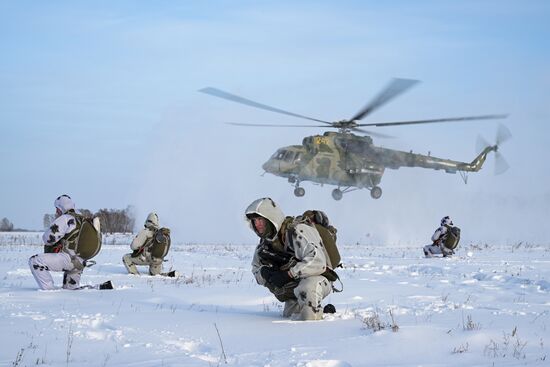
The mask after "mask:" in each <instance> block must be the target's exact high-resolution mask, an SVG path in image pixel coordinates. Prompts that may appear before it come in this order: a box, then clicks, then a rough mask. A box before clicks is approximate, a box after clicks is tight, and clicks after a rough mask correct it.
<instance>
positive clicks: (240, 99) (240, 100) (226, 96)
mask: <svg viewBox="0 0 550 367" xmlns="http://www.w3.org/2000/svg"><path fill="white" fill-rule="evenodd" d="M199 92H202V93H205V94H209V95H211V96H214V97H219V98H223V99H227V100H229V101H232V102H237V103H241V104H244V105H247V106H250V107H255V108H259V109H262V110H266V111H270V112H276V113H281V114H283V115H288V116H293V117H298V118H302V119H306V120H311V121H317V122H322V123H324V124H329V125H331V123H330V122H328V121H323V120H319V119H315V118H313V117H307V116H303V115H299V114H297V113H293V112H289V111H285V110H281V109H280V108H275V107H271V106H268V105H265V104H262V103H258V102H254V101H252V100H250V99H246V98H243V97H239V96H237V95H235V94H231V93H228V92H224V91H223V90H221V89H217V88H212V87H206V88H203V89H199ZM323 127H325V126H323Z"/></svg>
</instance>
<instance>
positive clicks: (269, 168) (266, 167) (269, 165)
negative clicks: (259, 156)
mask: <svg viewBox="0 0 550 367" xmlns="http://www.w3.org/2000/svg"><path fill="white" fill-rule="evenodd" d="M262 169H263V170H264V171H266V172H269V173H271V172H273V171H274V169H275V162H273V159H269V160H268V161H267V162H265V163H264V164H263V165H262Z"/></svg>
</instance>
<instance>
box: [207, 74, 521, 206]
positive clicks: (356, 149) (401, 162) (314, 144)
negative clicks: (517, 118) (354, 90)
mask: <svg viewBox="0 0 550 367" xmlns="http://www.w3.org/2000/svg"><path fill="white" fill-rule="evenodd" d="M416 83H418V81H416V80H410V79H394V80H392V81H391V82H390V83H389V84H388V86H386V88H384V89H383V90H382V91H381V92H380V93H379V94H378V95H377V96H376V97H375V98H374V99H373V100H372V101H371V102H370V103H368V104H367V105H366V106H365V107H363V108H362V109H361V110H360V111H359V112H358V113H356V114H355V115H354V116H353V117H352V118H350V119H349V120H340V121H334V122H329V121H324V120H319V119H316V118H312V117H308V116H304V115H299V114H296V113H293V112H289V111H285V110H282V109H280V108H276V107H271V106H268V105H265V104H262V103H258V102H255V101H252V100H250V99H246V98H243V97H240V96H237V95H235V94H231V93H228V92H225V91H222V90H220V89H216V88H212V87H207V88H203V89H201V90H200V92H203V93H206V94H209V95H212V96H215V97H219V98H223V99H227V100H230V101H233V102H237V103H241V104H245V105H248V106H251V107H255V108H260V109H263V110H267V111H271V112H276V113H280V114H284V115H287V116H293V117H298V118H301V119H306V120H310V121H315V122H318V123H321V124H322V125H270V124H243V123H230V124H233V125H241V126H243V125H244V126H260V127H314V126H315V127H329V128H336V129H338V132H325V133H324V134H323V135H313V136H308V137H306V138H304V140H303V142H302V145H291V146H288V147H284V148H281V149H278V150H277V151H276V152H275V154H273V156H272V157H271V158H270V159H269V160H268V161H267V162H266V163H264V164H263V169H264V170H265V171H266V172H268V173H271V174H274V175H276V176H280V177H285V178H287V179H288V181H289V182H290V183H292V184H294V186H295V189H294V194H295V195H296V196H304V194H305V190H304V188H303V187H300V182H302V181H311V182H315V183H319V184H321V185H323V184H328V185H336V186H337V188H336V189H334V190H333V191H332V197H333V198H334V199H335V200H340V199H342V196H343V194H344V193H346V192H349V191H353V190H357V189H363V188H366V189H368V190H370V193H371V196H372V197H373V198H375V199H378V198H380V196H382V189H381V188H380V186H378V185H379V184H380V181H381V179H382V175H383V174H384V171H385V169H386V168H390V169H398V168H400V167H421V168H428V169H435V170H444V171H445V172H447V173H456V172H460V174H461V176H462V178H463V179H464V182H466V179H467V176H466V173H467V172H477V171H479V170H480V169H481V167H482V166H483V163H484V162H485V159H486V158H487V154H489V153H490V152H492V151H494V152H495V154H496V155H497V160H496V163H497V164H498V163H499V160H500V162H501V166H503V167H504V170H505V169H506V167H507V164H506V163H505V162H504V160H503V159H502V158H501V157H500V156H499V154H498V146H499V144H500V143H502V142H504V141H505V140H507V139H508V138H509V137H510V136H511V135H510V132H509V131H508V130H507V129H506V128H505V127H504V126H502V125H501V127H500V130H499V132H498V135H497V141H496V144H494V145H490V144H487V143H484V144H483V149H482V151H481V153H480V154H479V155H478V156H477V157H476V158H475V159H474V160H473V161H472V162H470V163H466V162H459V161H453V160H450V159H443V158H437V157H432V156H430V155H422V154H415V153H413V152H412V151H411V152H403V151H399V150H394V149H387V148H382V147H377V146H375V145H374V144H373V142H372V138H371V137H370V136H357V135H355V134H352V132H361V133H367V134H369V135H373V136H379V137H388V136H387V135H384V134H380V133H374V132H370V131H366V130H363V129H362V127H363V126H399V125H413V124H428V123H439V122H454V121H468V120H490V119H501V118H505V117H506V115H482V116H468V117H452V118H438V119H430V120H415V121H397V122H378V123H360V120H362V119H363V118H364V117H366V116H367V115H369V114H370V113H372V112H373V111H374V110H376V109H378V108H379V107H380V106H382V105H384V104H385V103H387V102H388V101H390V100H391V99H393V98H395V97H396V96H398V95H400V94H401V93H403V92H404V91H405V90H407V89H409V88H410V87H412V86H413V85H415V84H416ZM502 171H503V170H502ZM342 188H343V189H342Z"/></svg>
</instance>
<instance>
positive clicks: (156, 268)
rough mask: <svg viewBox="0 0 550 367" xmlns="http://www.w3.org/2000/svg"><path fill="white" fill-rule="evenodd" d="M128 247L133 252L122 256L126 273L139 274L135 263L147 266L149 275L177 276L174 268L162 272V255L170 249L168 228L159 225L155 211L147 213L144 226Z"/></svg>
mask: <svg viewBox="0 0 550 367" xmlns="http://www.w3.org/2000/svg"><path fill="white" fill-rule="evenodd" d="M130 248H131V249H132V251H133V252H132V253H130V254H126V255H124V256H123V257H122V262H123V263H124V266H126V270H128V273H130V274H134V275H140V274H139V271H138V270H137V267H136V265H145V266H149V274H150V275H164V276H168V277H176V276H177V272H176V271H175V270H172V271H170V272H168V273H163V272H162V263H163V262H164V257H165V256H166V255H167V254H168V250H170V230H169V229H168V228H161V227H160V225H159V218H158V216H157V214H156V213H149V215H148V216H147V219H146V220H145V225H144V228H143V229H142V230H141V231H140V232H139V233H138V234H137V235H136V237H135V238H134V240H133V241H132V243H131V244H130Z"/></svg>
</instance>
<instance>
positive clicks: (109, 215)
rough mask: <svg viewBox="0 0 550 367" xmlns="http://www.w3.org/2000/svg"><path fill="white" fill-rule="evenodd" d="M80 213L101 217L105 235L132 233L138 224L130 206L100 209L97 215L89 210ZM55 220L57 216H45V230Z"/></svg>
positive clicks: (102, 229) (81, 210)
mask: <svg viewBox="0 0 550 367" xmlns="http://www.w3.org/2000/svg"><path fill="white" fill-rule="evenodd" d="M78 211H79V212H80V213H81V214H82V215H84V216H87V217H99V221H100V222H101V232H103V233H125V232H132V231H133V230H134V225H135V223H136V218H135V215H134V209H133V207H132V206H128V207H127V208H126V209H100V210H99V211H98V212H97V213H92V211H90V210H88V209H79V210H78ZM54 220H55V214H44V218H43V224H44V228H48V227H49V226H50V225H51V224H52V223H53V221H54Z"/></svg>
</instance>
